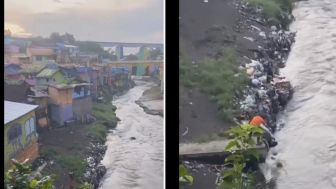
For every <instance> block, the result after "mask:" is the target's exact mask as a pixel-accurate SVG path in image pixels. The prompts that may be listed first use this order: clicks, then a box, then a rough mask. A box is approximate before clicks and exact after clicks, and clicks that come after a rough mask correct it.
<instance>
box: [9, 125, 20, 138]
mask: <svg viewBox="0 0 336 189" xmlns="http://www.w3.org/2000/svg"><path fill="white" fill-rule="evenodd" d="M21 135H22V129H21V125H20V124H15V125H13V126H12V127H11V128H9V130H8V133H7V136H8V143H12V142H13V141H15V140H16V139H18V138H20V137H21Z"/></svg>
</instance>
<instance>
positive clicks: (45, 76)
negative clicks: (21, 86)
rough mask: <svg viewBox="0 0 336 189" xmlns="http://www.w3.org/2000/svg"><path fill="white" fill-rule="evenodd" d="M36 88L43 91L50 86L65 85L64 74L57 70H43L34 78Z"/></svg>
mask: <svg viewBox="0 0 336 189" xmlns="http://www.w3.org/2000/svg"><path fill="white" fill-rule="evenodd" d="M36 79H37V81H36V88H37V89H39V90H44V89H47V88H48V85H51V84H62V83H66V82H67V81H66V79H65V77H64V74H63V73H62V72H61V71H60V70H59V69H50V68H45V69H43V70H42V71H41V72H40V73H39V74H37V76H36Z"/></svg>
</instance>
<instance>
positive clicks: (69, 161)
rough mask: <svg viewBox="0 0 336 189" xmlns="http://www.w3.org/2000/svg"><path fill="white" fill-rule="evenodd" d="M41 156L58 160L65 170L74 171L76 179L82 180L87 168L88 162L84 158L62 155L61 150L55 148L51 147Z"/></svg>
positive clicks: (42, 152)
mask: <svg viewBox="0 0 336 189" xmlns="http://www.w3.org/2000/svg"><path fill="white" fill-rule="evenodd" d="M41 154H43V156H46V157H48V158H50V159H53V160H56V161H57V162H58V163H59V164H60V165H61V166H62V167H63V168H65V169H67V170H69V171H72V172H73V173H74V175H75V178H76V179H78V180H81V179H82V178H83V174H84V172H85V168H86V162H85V161H84V160H83V157H80V156H78V155H75V156H67V155H62V153H60V150H57V149H56V148H53V147H49V148H48V149H45V150H43V151H41Z"/></svg>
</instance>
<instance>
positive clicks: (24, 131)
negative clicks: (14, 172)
mask: <svg viewBox="0 0 336 189" xmlns="http://www.w3.org/2000/svg"><path fill="white" fill-rule="evenodd" d="M36 108H37V106H36V105H30V104H23V103H17V102H11V101H5V109H4V110H5V112H4V114H5V121H4V125H5V128H4V132H5V133H4V144H5V169H8V168H9V165H10V160H11V159H12V158H15V159H16V160H18V161H20V162H23V161H25V160H26V159H29V161H30V162H31V161H33V160H34V159H36V158H37V157H38V155H39V148H38V143H37V139H38V136H37V133H36V119H35V109H36Z"/></svg>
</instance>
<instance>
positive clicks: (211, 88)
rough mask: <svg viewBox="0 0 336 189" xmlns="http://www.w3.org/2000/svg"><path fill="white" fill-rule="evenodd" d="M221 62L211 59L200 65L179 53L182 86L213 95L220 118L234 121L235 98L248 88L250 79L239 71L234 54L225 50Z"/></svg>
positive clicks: (229, 50)
mask: <svg viewBox="0 0 336 189" xmlns="http://www.w3.org/2000/svg"><path fill="white" fill-rule="evenodd" d="M222 54H223V56H222V57H221V58H219V59H209V60H206V61H204V62H203V63H201V64H198V66H192V64H191V63H190V61H189V60H188V59H187V58H186V57H185V56H184V55H183V54H182V53H180V63H179V71H180V85H182V86H184V87H199V88H200V89H201V90H202V91H203V92H205V93H207V94H209V95H211V96H214V100H215V101H216V102H217V105H218V110H219V115H220V117H221V118H223V119H224V120H226V121H232V118H233V117H234V114H235V109H236V107H235V105H234V103H233V100H234V98H235V97H236V96H237V94H239V91H241V89H242V88H243V87H245V86H246V84H247V82H248V78H247V76H246V74H245V73H244V72H242V71H240V70H239V69H238V66H237V64H236V61H235V55H234V51H233V50H231V49H224V50H223V53H222Z"/></svg>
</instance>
